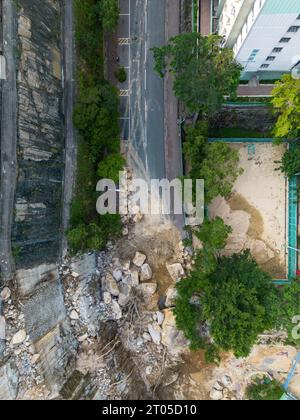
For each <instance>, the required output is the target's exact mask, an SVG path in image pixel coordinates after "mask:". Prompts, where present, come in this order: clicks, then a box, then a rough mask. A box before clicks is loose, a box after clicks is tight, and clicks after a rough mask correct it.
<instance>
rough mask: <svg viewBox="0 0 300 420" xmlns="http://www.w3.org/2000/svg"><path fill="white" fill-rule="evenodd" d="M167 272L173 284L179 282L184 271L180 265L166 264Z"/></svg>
mask: <svg viewBox="0 0 300 420" xmlns="http://www.w3.org/2000/svg"><path fill="white" fill-rule="evenodd" d="M167 270H168V272H169V274H170V276H171V277H172V280H174V281H175V282H177V281H179V280H180V279H181V278H182V277H183V276H184V275H185V272H184V269H183V267H182V265H181V264H180V263H175V264H167Z"/></svg>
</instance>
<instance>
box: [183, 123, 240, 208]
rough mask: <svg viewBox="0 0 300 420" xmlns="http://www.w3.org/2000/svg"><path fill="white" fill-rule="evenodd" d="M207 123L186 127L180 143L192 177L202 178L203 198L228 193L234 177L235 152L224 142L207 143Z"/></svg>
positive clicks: (237, 168)
mask: <svg viewBox="0 0 300 420" xmlns="http://www.w3.org/2000/svg"><path fill="white" fill-rule="evenodd" d="M207 132H208V123H206V122H200V123H197V125H196V127H193V128H189V129H188V130H187V133H186V134H187V136H186V143H185V144H184V153H185V157H186V159H187V161H188V163H189V166H190V168H191V170H190V173H189V176H190V177H191V178H192V179H204V182H205V184H204V188H205V201H206V204H209V203H210V202H211V201H212V200H213V199H214V198H215V197H217V196H218V195H221V196H222V197H226V196H228V195H229V194H230V193H231V191H232V187H233V185H234V182H235V181H236V179H237V178H238V176H239V175H240V174H241V173H242V172H243V171H242V170H241V169H239V167H238V165H239V153H238V151H237V150H234V149H232V148H231V147H230V146H229V145H228V144H225V143H208V141H207Z"/></svg>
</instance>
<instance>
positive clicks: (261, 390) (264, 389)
mask: <svg viewBox="0 0 300 420" xmlns="http://www.w3.org/2000/svg"><path fill="white" fill-rule="evenodd" d="M283 393H284V390H283V389H282V387H281V385H280V384H279V383H278V382H277V381H275V380H273V381H271V380H270V379H269V378H268V377H264V378H263V379H256V380H255V381H254V382H253V383H252V384H251V385H249V387H248V388H247V391H246V398H247V399H248V400H251V401H279V400H280V399H281V397H282V395H283Z"/></svg>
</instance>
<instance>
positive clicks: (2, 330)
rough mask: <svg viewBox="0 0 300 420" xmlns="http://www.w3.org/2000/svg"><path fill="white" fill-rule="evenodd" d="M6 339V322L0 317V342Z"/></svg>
mask: <svg viewBox="0 0 300 420" xmlns="http://www.w3.org/2000/svg"><path fill="white" fill-rule="evenodd" d="M5 339H6V320H5V318H4V316H0V340H5Z"/></svg>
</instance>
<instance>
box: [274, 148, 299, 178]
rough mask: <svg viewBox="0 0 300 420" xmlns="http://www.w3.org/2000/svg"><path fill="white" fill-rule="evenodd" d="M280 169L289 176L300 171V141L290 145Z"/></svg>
mask: <svg viewBox="0 0 300 420" xmlns="http://www.w3.org/2000/svg"><path fill="white" fill-rule="evenodd" d="M276 163H280V166H279V167H278V170H280V171H281V172H283V173H284V174H285V175H286V176H287V177H292V176H293V175H296V174H299V173H300V141H299V143H294V144H292V145H290V147H289V149H288V150H287V151H286V152H285V153H284V155H283V158H282V160H281V162H276Z"/></svg>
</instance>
